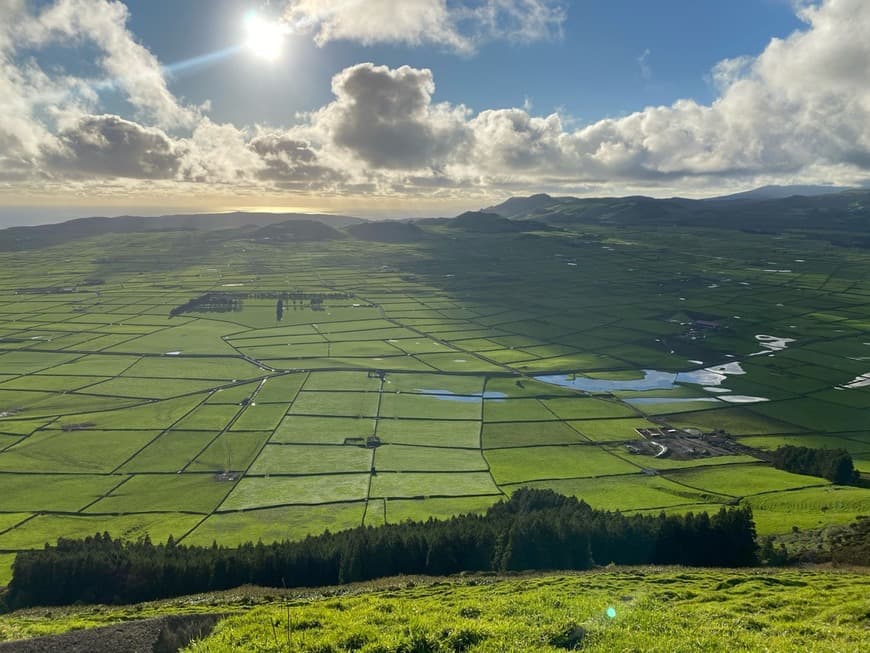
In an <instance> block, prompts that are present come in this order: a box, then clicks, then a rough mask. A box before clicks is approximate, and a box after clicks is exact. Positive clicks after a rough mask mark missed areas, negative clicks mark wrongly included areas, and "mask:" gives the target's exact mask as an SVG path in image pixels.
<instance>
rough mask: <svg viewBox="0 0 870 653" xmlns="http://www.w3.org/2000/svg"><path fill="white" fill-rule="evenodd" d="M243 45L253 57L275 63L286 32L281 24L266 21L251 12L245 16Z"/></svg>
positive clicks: (279, 54)
mask: <svg viewBox="0 0 870 653" xmlns="http://www.w3.org/2000/svg"><path fill="white" fill-rule="evenodd" d="M245 31H246V32H247V40H246V41H245V44H246V45H247V46H248V49H250V50H251V52H253V53H254V54H255V55H257V56H258V57H260V58H261V59H265V60H266V61H275V60H276V59H277V58H278V57H280V56H281V51H282V50H283V47H284V37H285V35H286V30H285V28H284V26H283V25H282V24H281V23H278V22H276V21H271V20H266V19H264V18H263V17H262V16H260V15H258V14H256V13H254V12H251V13H249V14H246V15H245Z"/></svg>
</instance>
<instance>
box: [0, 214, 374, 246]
mask: <svg viewBox="0 0 870 653" xmlns="http://www.w3.org/2000/svg"><path fill="white" fill-rule="evenodd" d="M288 221H306V222H317V223H321V224H324V225H328V226H331V227H337V228H340V227H344V226H347V225H351V224H359V223H362V222H365V221H364V220H362V219H361V218H352V217H348V216H342V215H319V214H307V213H244V212H233V213H195V214H183V215H163V216H158V217H142V216H132V215H125V216H120V217H117V218H103V217H95V218H79V219H76V220H68V221H66V222H60V223H58V224H43V225H36V226H33V227H9V228H8V229H3V230H0V251H17V250H29V249H38V248H42V247H51V246H54V245H60V244H62V243H67V242H72V241H75V240H81V239H84V238H91V237H93V236H99V235H103V234H129V233H142V232H155V231H215V230H223V229H240V228H245V227H249V228H250V227H255V228H256V227H265V226H267V225H272V224H277V223H283V222H288Z"/></svg>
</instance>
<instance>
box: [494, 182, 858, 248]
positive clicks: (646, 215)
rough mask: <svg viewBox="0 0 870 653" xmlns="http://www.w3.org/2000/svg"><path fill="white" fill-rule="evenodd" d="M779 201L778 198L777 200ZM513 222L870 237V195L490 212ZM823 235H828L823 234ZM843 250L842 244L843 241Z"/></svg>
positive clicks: (549, 204)
mask: <svg viewBox="0 0 870 653" xmlns="http://www.w3.org/2000/svg"><path fill="white" fill-rule="evenodd" d="M773 195H775V194H773ZM487 211H488V212H490V213H491V214H498V215H501V216H503V217H509V218H511V219H513V220H526V219H534V220H537V221H541V222H545V223H548V224H551V225H559V226H566V225H578V226H579V225H583V224H586V225H605V226H621V227H628V226H648V227H651V226H666V227H715V228H717V229H735V230H750V231H780V230H789V229H793V230H814V231H820V232H834V231H838V230H839V231H847V232H856V233H861V234H862V238H863V234H865V233H867V232H870V191H867V190H850V191H844V192H837V193H829V194H816V195H814V196H811V197H802V196H787V197H776V196H774V197H770V196H769V195H768V194H766V193H759V194H750V195H749V196H748V197H746V198H743V199H741V198H733V197H726V198H715V199H710V200H688V199H682V198H672V199H654V198H651V197H642V196H635V197H614V198H576V197H575V198H569V197H563V198H550V197H549V196H546V195H543V196H542V195H535V196H532V197H529V198H512V199H510V200H507V201H506V202H504V203H503V204H500V205H498V206H493V207H490V208H489V209H487ZM822 235H824V233H823V234H822ZM838 244H839V241H838Z"/></svg>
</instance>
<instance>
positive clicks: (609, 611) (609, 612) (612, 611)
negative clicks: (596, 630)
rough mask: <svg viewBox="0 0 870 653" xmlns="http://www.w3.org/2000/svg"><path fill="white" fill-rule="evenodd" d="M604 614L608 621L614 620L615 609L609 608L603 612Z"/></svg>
mask: <svg viewBox="0 0 870 653" xmlns="http://www.w3.org/2000/svg"><path fill="white" fill-rule="evenodd" d="M604 614H606V615H607V618H608V619H616V608H614V607H609V608H607V610H605V611H604Z"/></svg>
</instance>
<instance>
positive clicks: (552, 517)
mask: <svg viewBox="0 0 870 653" xmlns="http://www.w3.org/2000/svg"><path fill="white" fill-rule="evenodd" d="M755 550H756V544H755V525H754V522H753V521H752V513H751V511H750V510H749V509H748V508H737V509H725V508H722V509H721V510H720V511H719V512H718V513H717V514H715V515H713V517H708V516H707V515H706V514H700V515H692V514H688V515H685V516H675V515H672V516H666V515H664V514H661V515H656V516H651V515H633V516H626V515H622V514H620V513H618V512H605V511H599V510H593V509H592V508H590V507H589V505H587V504H586V503H584V502H582V501H578V500H577V499H574V498H569V497H564V496H561V495H558V494H556V493H554V492H551V491H549V490H527V489H524V490H519V491H518V492H516V493H515V494H514V495H513V497H512V498H511V499H510V500H508V501H502V502H500V503H498V504H496V505H494V506H493V507H492V508H490V509H489V511H488V512H487V513H486V514H485V515H463V516H460V517H454V518H453V519H450V520H447V521H434V520H431V519H430V520H429V521H427V522H425V523H419V522H405V523H402V524H397V525H388V526H381V527H378V528H371V527H359V528H355V529H352V530H348V531H343V532H341V533H335V534H332V533H329V532H327V533H325V534H323V535H320V536H318V537H308V538H306V539H305V540H302V541H300V542H280V543H275V544H269V545H264V544H262V543H259V544H256V545H255V544H246V545H243V546H241V547H238V548H225V547H220V546H218V545H217V544H214V545H212V546H211V547H194V546H183V545H178V544H175V543H174V542H173V541H172V540H170V541H169V542H167V543H166V544H153V543H152V542H150V541H149V540H147V539H145V540H144V541H140V542H121V541H119V540H114V539H112V538H111V537H110V536H109V535H108V534H104V535H95V536H94V537H89V538H86V539H84V540H59V541H58V543H57V545H56V546H46V547H45V548H44V549H42V550H36V551H27V552H22V553H20V554H18V556H17V558H16V560H15V564H14V567H13V579H12V582H11V583H10V586H9V603H10V604H11V605H12V606H15V607H23V606H30V605H60V604H68V603H73V602H76V601H84V602H88V603H92V602H100V603H127V602H135V601H144V600H149V599H155V598H160V597H168V596H177V595H181V594H189V593H193V592H202V591H210V590H218V589H226V588H230V587H235V586H238V585H243V584H246V583H253V584H257V585H266V586H279V587H280V586H287V587H299V586H309V587H311V586H318V585H330V584H335V583H347V582H352V581H360V580H368V579H372V578H378V577H383V576H390V575H395V574H450V573H456V572H460V571H506V570H523V569H587V568H589V567H591V566H593V565H594V564H607V563H610V562H614V563H617V564H640V563H655V564H670V563H674V564H687V565H717V566H741V565H750V564H754V563H755V562H756V558H755Z"/></svg>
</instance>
